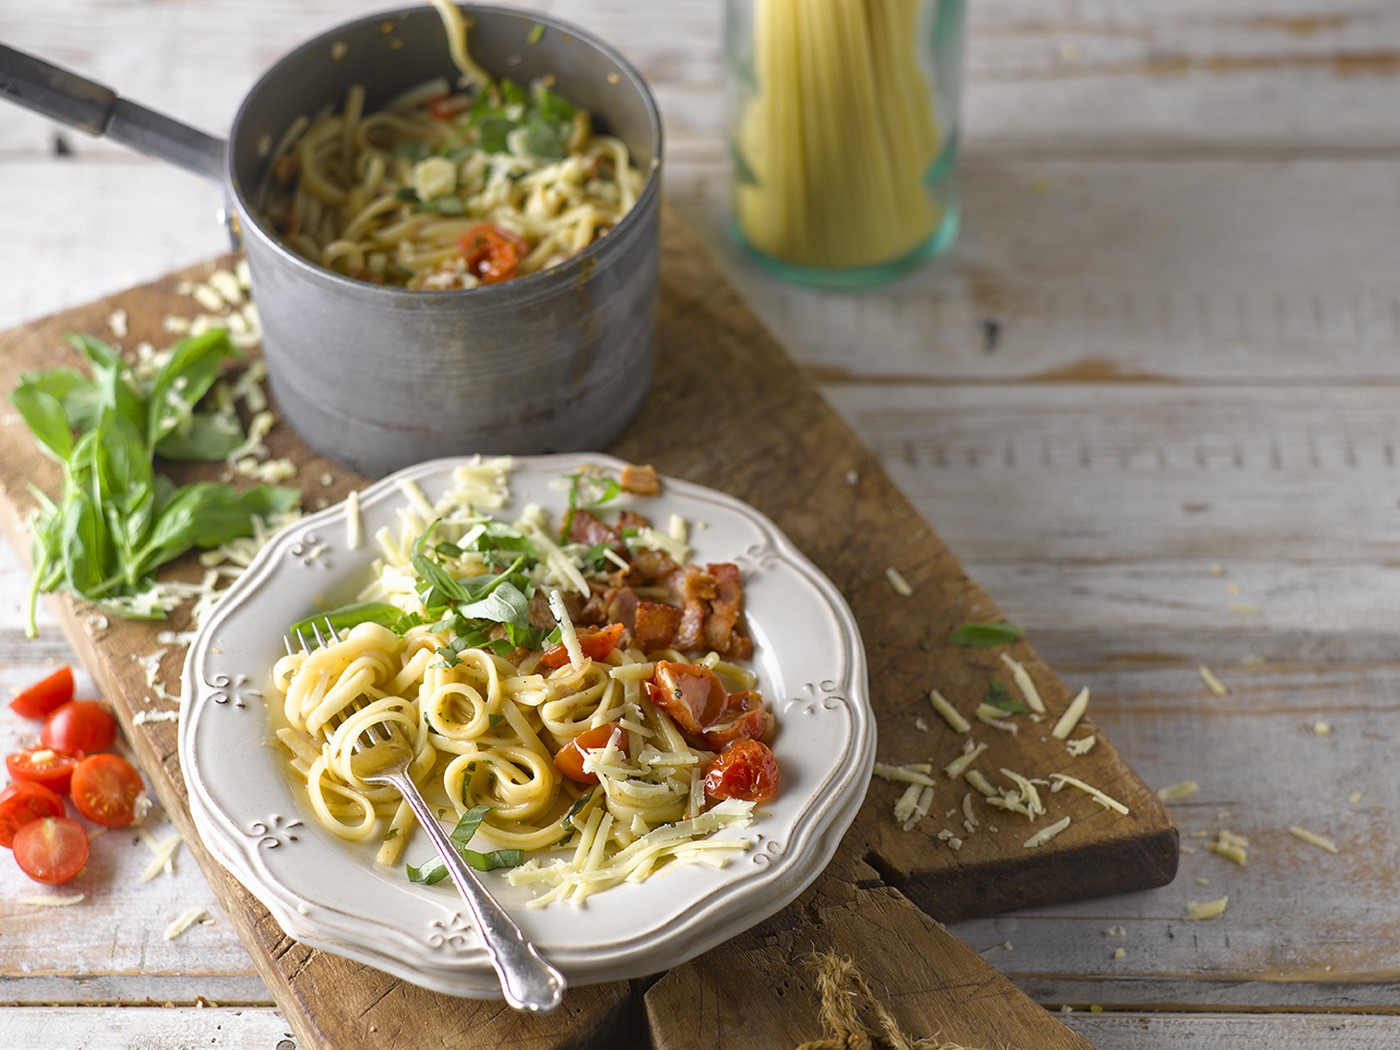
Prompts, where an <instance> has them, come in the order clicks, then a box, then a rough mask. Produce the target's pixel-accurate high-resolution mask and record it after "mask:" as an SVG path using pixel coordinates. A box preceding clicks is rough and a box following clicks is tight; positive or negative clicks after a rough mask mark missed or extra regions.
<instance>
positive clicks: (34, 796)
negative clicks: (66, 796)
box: [0, 780, 65, 849]
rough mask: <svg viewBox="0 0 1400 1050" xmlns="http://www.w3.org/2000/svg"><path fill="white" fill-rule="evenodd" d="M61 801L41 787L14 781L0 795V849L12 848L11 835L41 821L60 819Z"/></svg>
mask: <svg viewBox="0 0 1400 1050" xmlns="http://www.w3.org/2000/svg"><path fill="white" fill-rule="evenodd" d="M64 812H65V811H64V809H63V799H61V798H59V797H58V796H57V795H55V794H54V793H53V792H52V791H50V790H49V789H48V788H46V787H44V786H43V785H42V784H31V783H29V781H27V780H17V781H15V782H14V783H13V784H11V785H10V786H9V787H7V788H6V789H5V790H4V791H0V846H4V847H5V848H6V849H11V848H13V846H14V844H15V833H16V832H18V831H19V829H20V828H22V827H24V825H26V824H29V823H31V822H32V821H35V820H39V819H41V818H43V817H61V816H63V815H64Z"/></svg>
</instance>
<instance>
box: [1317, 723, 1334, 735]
mask: <svg viewBox="0 0 1400 1050" xmlns="http://www.w3.org/2000/svg"><path fill="white" fill-rule="evenodd" d="M1313 732H1314V733H1316V734H1317V735H1318V736H1331V735H1332V723H1331V722H1314V723H1313Z"/></svg>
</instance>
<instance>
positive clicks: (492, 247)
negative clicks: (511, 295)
mask: <svg viewBox="0 0 1400 1050" xmlns="http://www.w3.org/2000/svg"><path fill="white" fill-rule="evenodd" d="M457 247H458V248H459V249H461V252H462V258H463V259H465V260H466V263H467V269H468V270H470V271H471V272H472V273H473V274H475V275H476V277H477V279H478V280H480V281H481V283H482V284H500V283H501V282H502V281H509V280H510V279H511V278H513V277H514V276H515V271H516V267H518V266H519V265H520V260H521V259H523V258H525V256H527V255H529V254H530V247H529V245H527V244H526V243H525V238H523V237H521V236H520V234H518V233H516V232H514V231H513V230H508V229H506V228H505V227H504V226H497V225H496V224H495V223H494V222H483V223H482V224H481V225H480V226H473V227H472V228H471V229H470V230H468V231H467V232H466V233H464V234H462V236H461V239H460V240H458V242H457Z"/></svg>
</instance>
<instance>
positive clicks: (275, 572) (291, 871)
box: [180, 454, 875, 997]
mask: <svg viewBox="0 0 1400 1050" xmlns="http://www.w3.org/2000/svg"><path fill="white" fill-rule="evenodd" d="M461 462H463V461H461V460H436V461H433V462H430V463H424V464H420V465H418V466H415V467H410V468H408V469H407V470H404V471H401V472H399V473H398V474H395V475H392V476H391V477H389V478H386V479H384V480H383V481H380V482H377V483H376V484H374V485H372V486H370V487H369V488H367V489H366V490H365V491H364V492H363V493H362V494H361V498H360V506H361V513H362V516H363V521H364V535H365V536H366V537H372V536H373V535H374V533H375V531H376V530H377V529H379V528H380V527H381V526H385V525H389V526H393V527H396V525H397V523H396V520H395V511H396V509H397V508H398V507H399V506H401V505H403V503H404V497H403V495H402V493H401V491H400V489H399V487H398V484H397V482H398V481H399V480H402V479H410V478H411V479H413V480H415V481H416V482H418V484H419V485H421V486H422V488H423V490H424V491H425V492H426V493H427V495H428V498H429V499H430V500H435V499H436V498H438V497H439V496H440V495H441V494H442V493H443V492H444V491H445V490H446V489H447V487H448V486H449V483H450V478H451V472H452V470H453V468H454V467H455V466H457V465H459V464H460V463H461ZM582 463H594V464H599V465H603V466H612V467H615V468H616V467H620V466H621V464H620V463H618V462H617V461H616V460H613V459H611V458H609V457H606V456H602V455H576V454H575V455H567V456H540V457H530V458H523V459H517V460H516V468H515V470H514V472H513V473H512V476H511V491H512V500H511V503H510V505H509V506H508V507H507V508H505V509H504V510H503V511H501V512H500V514H501V515H502V516H504V517H507V518H509V517H511V516H513V515H516V514H518V513H519V512H520V511H521V510H522V509H523V508H524V507H525V505H526V504H527V503H539V504H541V505H543V506H545V507H546V508H548V509H550V510H551V511H552V512H555V513H556V514H557V512H558V511H559V510H560V509H561V507H562V503H563V496H562V494H561V493H560V492H558V491H556V490H555V489H553V488H551V484H552V483H554V482H556V481H557V479H558V478H559V477H560V476H561V475H563V474H566V473H569V472H570V471H572V470H574V469H576V468H577V467H578V466H579V465H580V464H582ZM631 505H632V506H634V507H635V509H637V510H638V511H639V512H641V513H644V514H646V515H648V516H649V517H651V518H652V519H653V520H654V521H658V522H664V521H666V520H667V519H668V517H669V515H671V514H673V513H674V514H680V515H681V516H682V517H684V518H685V519H686V520H688V521H690V522H692V523H694V522H703V523H704V525H705V527H704V528H695V529H692V532H691V544H692V548H693V558H694V560H696V561H698V562H701V563H704V562H707V561H734V562H736V563H737V564H738V565H739V566H740V569H741V571H742V572H743V574H744V583H745V597H746V602H747V610H748V618H749V625H750V629H751V631H752V633H753V636H754V642H755V653H754V660H753V666H754V670H755V671H756V672H757V674H758V677H759V686H760V689H761V690H762V691H763V693H764V695H765V697H767V698H768V700H769V703H770V704H771V706H772V708H773V710H774V712H775V714H776V715H777V717H778V726H779V729H778V733H777V735H776V736H775V738H774V740H773V749H774V752H775V753H776V754H777V757H778V761H779V764H780V767H781V772H782V788H781V791H780V793H779V796H778V798H776V799H775V800H774V801H773V802H772V803H770V804H768V805H766V806H764V807H761V809H760V811H759V814H758V816H757V819H756V820H755V821H754V823H753V824H752V825H751V826H750V828H749V829H747V831H746V834H747V835H748V836H749V837H750V838H752V839H753V840H754V846H753V848H752V849H750V850H749V851H748V852H747V853H744V854H736V855H735V856H734V859H733V860H732V861H731V862H730V863H729V864H728V865H727V866H726V867H724V868H721V869H712V868H706V867H702V866H672V867H670V868H667V869H663V870H662V871H661V872H659V873H658V874H656V875H654V876H653V877H652V878H650V879H648V880H646V881H645V882H643V883H640V884H638V885H629V886H621V887H617V888H616V889H612V890H608V891H606V892H604V893H601V894H598V895H597V896H594V897H592V898H590V899H589V901H588V903H587V905H586V906H585V907H583V908H576V907H573V906H571V905H567V904H564V905H561V904H553V905H550V906H548V907H545V908H529V907H527V906H526V904H527V901H528V899H529V898H530V896H532V894H531V892H530V891H529V890H527V889H524V888H516V887H512V886H510V885H509V884H508V883H506V882H505V881H504V879H503V878H501V877H500V876H499V874H497V873H492V874H490V875H488V876H487V878H488V879H489V880H490V884H491V888H492V891H493V892H494V893H496V894H497V896H498V898H499V899H500V900H501V901H502V903H503V904H504V905H505V906H506V907H507V908H508V909H509V910H510V911H511V913H512V915H513V916H514V917H515V918H516V920H517V921H518V922H519V923H520V924H521V926H522V927H523V928H524V930H525V932H526V933H527V934H528V935H529V936H530V937H531V938H532V939H533V940H534V941H535V943H536V944H538V945H539V946H540V948H541V950H542V951H544V952H545V953H546V954H547V955H548V956H549V958H550V960H551V961H552V962H553V963H554V964H555V965H556V966H558V967H559V968H560V969H561V970H563V971H564V973H565V975H566V976H567V977H568V978H569V980H570V982H571V983H574V984H587V983H594V982H599V981H607V980H614V979H622V978H628V977H636V976H641V975H644V974H648V973H655V972H657V971H659V970H662V969H666V968H669V967H672V966H676V965H679V964H680V963H681V962H684V961H685V960H686V959H689V958H692V957H694V956H695V955H697V954H699V953H701V952H703V951H705V950H707V949H709V948H710V947H713V946H714V945H715V944H718V943H720V942H721V941H723V940H726V939H727V938H729V937H732V936H734V935H735V934H737V933H739V932H740V931H742V930H744V929H746V928H747V927H749V926H751V925H753V924H754V923H756V922H758V921H760V920H761V919H763V918H765V917H766V916H768V915H770V914H772V913H773V912H775V911H777V910H778V909H779V908H781V907H783V906H784V905H785V904H787V903H788V902H790V901H791V900H792V899H793V898H795V897H796V896H797V895H798V894H799V893H800V892H801V891H802V890H803V889H804V888H805V887H806V886H807V885H808V884H809V883H811V881H812V880H813V879H815V878H816V877H817V875H818V874H820V872H821V870H822V868H823V867H825V865H826V863H827V861H829V860H830V858H831V855H832V854H833V853H834V852H835V849H836V845H837V843H838V841H839V840H840V837H841V835H842V833H844V831H845V829H846V828H847V827H848V826H849V825H850V822H851V821H852V820H853V819H854V817H855V813H856V811H857V809H858V808H859V806H860V802H861V800H862V798H863V797H864V794H865V786H866V784H867V782H868V780H869V776H870V770H871V766H872V764H873V762H874V755H875V746H874V737H875V729H874V718H873V717H872V715H871V712H870V704H869V698H868V695H867V685H866V671H865V655H864V650H863V648H862V645H861V641H860V637H859V633H858V632H857V629H856V626H855V621H854V620H853V619H852V617H851V614H850V611H849V609H848V608H847V607H846V603H845V601H844V599H842V597H841V595H840V593H839V592H838V591H837V590H836V588H835V587H834V586H833V585H832V584H831V582H830V581H829V580H827V579H826V578H825V577H824V576H822V574H821V573H820V572H819V571H818V570H817V569H816V568H815V567H814V566H813V565H812V564H811V563H810V562H809V561H808V560H807V559H806V558H805V557H804V556H803V555H802V554H801V553H799V552H798V551H797V549H796V548H795V547H794V546H793V545H792V543H791V542H790V541H789V540H788V539H787V538H786V537H785V536H783V535H782V533H781V532H779V530H778V529H777V527H776V526H775V525H774V524H773V523H772V522H771V521H769V520H768V519H767V518H765V517H763V516H762V515H760V514H758V513H757V512H756V511H754V510H753V509H752V508H750V507H748V506H747V505H745V504H743V503H741V502H739V501H738V500H735V499H733V498H732V497H729V496H726V495H723V494H721V493H718V492H715V491H713V490H711V489H706V488H702V487H701V486H698V485H692V484H689V483H686V482H682V481H676V480H670V479H667V480H665V481H664V482H663V491H662V495H661V496H660V497H658V498H654V499H645V500H642V499H633V500H631ZM346 518H347V511H346V508H345V507H344V505H343V504H342V505H339V506H336V507H332V508H329V509H328V510H325V511H322V512H320V513H318V514H315V515H312V516H310V517H307V518H305V519H303V520H302V521H300V522H298V523H296V524H294V525H292V526H290V527H289V528H288V529H286V530H284V531H283V532H282V533H281V534H279V535H278V536H277V537H276V538H274V539H273V541H272V542H271V543H269V544H268V546H267V547H266V548H265V549H264V550H263V552H262V553H261V554H260V555H259V557H258V558H257V560H256V561H255V562H254V563H253V565H252V566H251V567H250V568H249V570H248V571H247V572H246V573H245V574H244V575H243V577H241V578H240V579H239V580H238V581H237V582H236V583H235V584H234V585H233V587H231V588H230V590H229V592H228V594H227V595H226V596H225V597H224V598H223V600H222V601H221V602H220V603H219V605H218V606H217V607H216V608H215V610H214V612H213V613H212V614H211V615H210V616H209V618H208V619H207V621H206V623H205V625H204V627H203V628H202V629H201V631H200V633H199V635H198V637H197V638H196V639H195V642H194V643H193V645H192V646H191V647H190V652H189V657H188V660H187V662H186V667H185V676H184V682H185V690H184V696H183V698H182V708H181V718H180V761H181V764H182V767H183V770H184V775H185V780H186V784H187V785H188V788H189V793H190V803H191V811H192V813H193V816H194V819H195V824H196V826H197V827H198V828H199V831H200V835H201V837H202V838H203V839H204V841H205V845H206V846H207V847H208V849H209V850H210V852H211V853H212V854H213V855H214V856H215V857H216V858H217V859H218V860H219V862H220V863H222V864H223V865H224V866H225V867H227V868H228V869H229V871H230V872H231V873H232V874H233V875H234V876H235V877H236V878H237V879H238V880H239V881H240V882H242V883H243V884H244V885H245V886H246V887H247V888H248V889H249V891H250V892H252V893H253V894H254V895H255V896H256V897H257V898H258V899H259V900H260V901H261V902H262V903H263V904H264V905H265V906H266V907H267V908H268V910H269V911H270V912H271V913H272V915H273V917H274V918H276V919H277V921H278V922H279V923H280V924H281V925H282V927H283V929H284V930H285V931H286V932H287V933H288V934H289V935H291V936H293V937H295V938H297V939H298V940H302V941H304V942H306V943H308V944H311V945H313V946H315V947H319V948H324V949H326V950H328V951H332V952H337V953H339V954H342V955H347V956H350V957H352V958H356V959H359V960H360V961H363V962H365V963H367V964H369V965H372V966H376V967H379V968H381V969H384V970H387V971H389V972H391V973H394V974H396V975H398V976H401V977H404V978H405V979H407V980H410V981H414V982H416V983H418V984H422V985H424V986H426V987H429V988H433V989H435V990H438V991H442V992H447V993H449V994H456V995H468V996H474V997H496V996H498V995H499V990H498V989H497V987H496V983H495V978H494V975H493V973H492V971H491V969H490V966H489V964H488V963H487V961H486V957H485V953H484V951H483V950H482V948H481V945H480V942H479V940H478V938H477V936H476V933H475V931H474V930H473V929H471V927H470V925H469V924H468V923H467V922H466V921H465V920H464V919H463V917H462V912H461V908H460V902H459V900H458V898H457V897H456V895H455V892H454V891H453V890H452V889H451V887H450V886H449V885H447V884H446V883H444V884H441V885H439V886H436V887H425V886H416V885H413V884H411V883H409V882H408V880H407V879H406V878H405V876H404V874H403V871H402V869H401V868H399V869H392V870H390V869H385V868H382V867H378V866H376V865H375V864H374V862H373V855H372V849H371V848H370V847H368V846H361V845H356V844H348V843H344V842H341V841H340V840H338V839H336V838H335V837H334V836H333V835H331V834H329V833H328V832H326V831H324V830H323V829H322V828H320V827H319V826H318V825H317V824H316V822H315V821H314V820H313V819H312V818H311V817H310V816H309V811H308V809H307V807H306V805H305V803H304V799H303V798H302V797H300V795H299V790H298V789H296V788H295V787H294V786H293V784H292V781H291V780H290V778H289V777H288V775H287V774H286V773H285V771H284V769H285V763H284V759H283V757H282V755H281V753H280V748H276V747H275V746H274V744H273V742H272V735H271V729H270V725H269V722H268V718H267V707H266V704H267V702H268V701H267V698H268V697H269V696H272V695H273V691H272V688H271V671H272V665H273V663H274V662H275V661H276V659H277V657H278V656H279V655H280V653H281V651H282V649H281V646H282V634H283V632H284V630H285V628H286V626H287V625H288V624H290V623H291V622H293V621H294V620H296V619H299V618H300V617H302V616H304V615H307V614H308V613H310V612H312V611H314V610H315V609H316V608H318V607H325V606H326V605H334V604H338V603H340V602H342V601H347V600H350V599H351V598H352V597H353V595H354V593H355V592H356V591H358V590H359V588H360V587H362V586H363V585H364V584H365V583H366V582H367V581H368V579H369V576H370V572H371V562H372V560H373V558H374V549H373V548H374V545H373V543H372V541H367V542H366V543H365V544H364V545H363V546H362V547H361V548H360V549H357V550H350V549H348V548H347V545H346V535H347V532H346ZM430 852H431V851H430V849H429V847H428V846H427V844H426V842H423V841H421V840H415V841H414V843H413V844H412V845H411V846H410V850H409V858H408V859H409V860H410V861H412V862H415V863H419V862H421V861H423V860H425V859H426V858H427V855H428V854H429V853H430Z"/></svg>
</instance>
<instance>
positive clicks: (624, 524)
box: [617, 510, 651, 535]
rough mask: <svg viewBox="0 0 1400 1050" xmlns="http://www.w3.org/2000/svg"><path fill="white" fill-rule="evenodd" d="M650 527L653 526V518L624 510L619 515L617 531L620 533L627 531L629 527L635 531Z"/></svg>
mask: <svg viewBox="0 0 1400 1050" xmlns="http://www.w3.org/2000/svg"><path fill="white" fill-rule="evenodd" d="M649 528H651V520H650V519H648V518H644V517H642V516H641V515H640V514H637V513H634V512H633V511H630V510H624V511H623V512H622V513H621V514H619V515H618V516H617V531H618V534H619V535H621V534H622V533H624V532H626V531H627V530H628V529H632V530H634V531H635V530H637V529H649Z"/></svg>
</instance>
